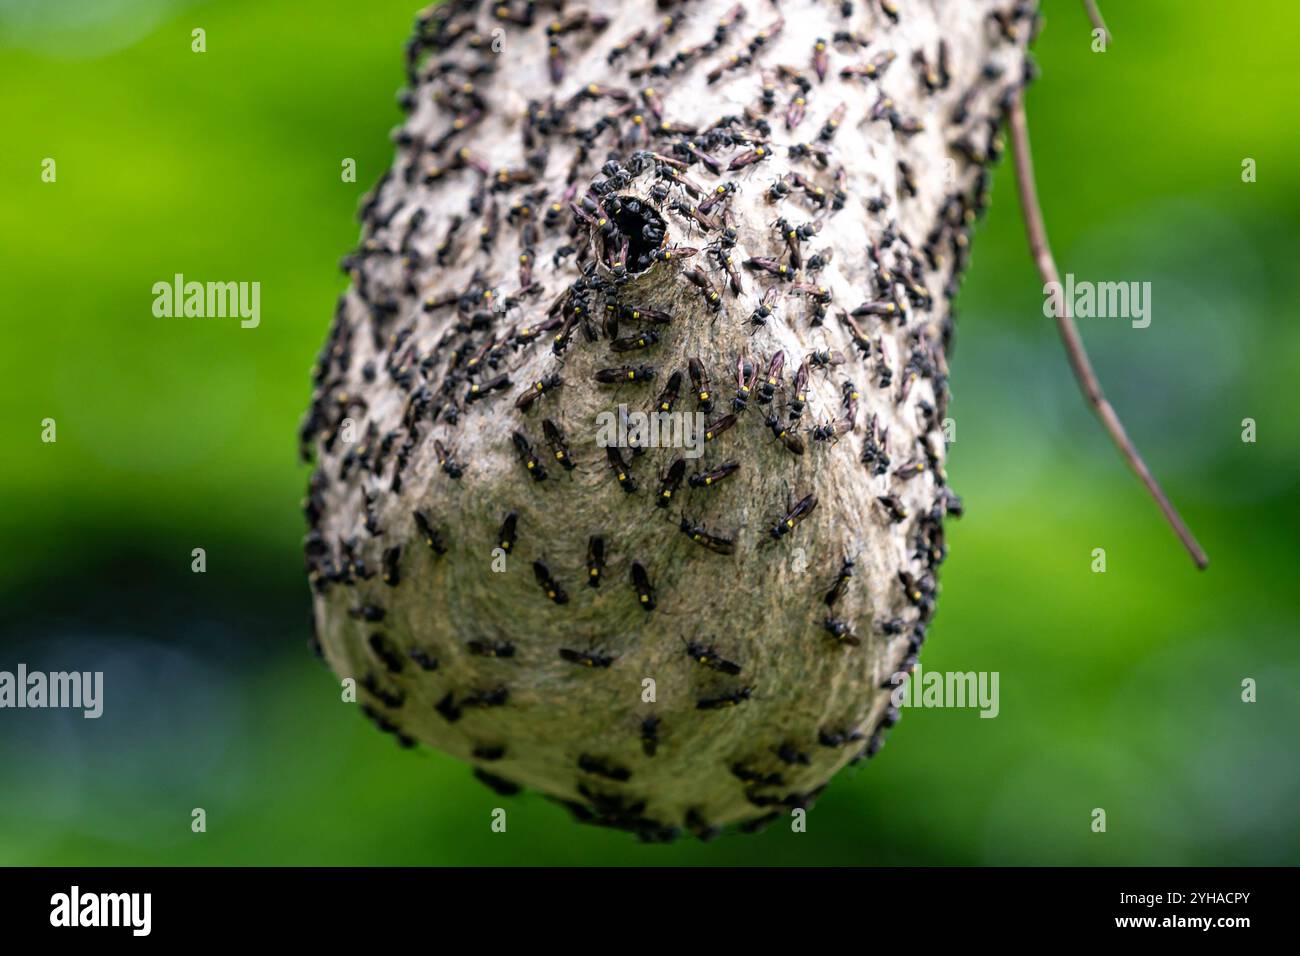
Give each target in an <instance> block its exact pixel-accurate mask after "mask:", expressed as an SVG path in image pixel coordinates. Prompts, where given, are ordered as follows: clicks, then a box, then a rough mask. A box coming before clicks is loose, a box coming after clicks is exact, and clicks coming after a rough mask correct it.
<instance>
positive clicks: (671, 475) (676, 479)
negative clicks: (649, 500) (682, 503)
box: [655, 458, 686, 508]
mask: <svg viewBox="0 0 1300 956" xmlns="http://www.w3.org/2000/svg"><path fill="white" fill-rule="evenodd" d="M685 475H686V459H684V458H678V459H677V460H676V461H674V462H673V463H672V464H671V465H669V466H668V472H667V473H666V474H665V475H664V476H663V479H662V480H661V481H660V483H659V494H658V495H657V496H656V497H655V504H656V505H657V506H658V507H660V508H667V507H668V506H669V505H670V504H671V503H672V498H673V495H674V494H675V493H676V492H677V490H678V489H679V488H680V487H681V486H682V478H684V477H685Z"/></svg>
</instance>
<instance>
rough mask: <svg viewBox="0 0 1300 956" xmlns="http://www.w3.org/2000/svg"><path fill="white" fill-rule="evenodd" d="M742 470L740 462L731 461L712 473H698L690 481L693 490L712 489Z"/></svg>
mask: <svg viewBox="0 0 1300 956" xmlns="http://www.w3.org/2000/svg"><path fill="white" fill-rule="evenodd" d="M739 470H740V462H738V461H729V462H726V463H725V464H722V465H719V466H718V467H717V468H714V469H713V470H712V471H705V472H696V473H695V474H693V475H691V477H690V478H689V479H687V480H688V482H689V484H690V486H691V487H692V488H711V487H713V486H714V485H716V484H717V483H718V482H720V481H722V480H723V479H724V478H729V477H730V476H732V475H734V474H735V473H736V472H737V471H739Z"/></svg>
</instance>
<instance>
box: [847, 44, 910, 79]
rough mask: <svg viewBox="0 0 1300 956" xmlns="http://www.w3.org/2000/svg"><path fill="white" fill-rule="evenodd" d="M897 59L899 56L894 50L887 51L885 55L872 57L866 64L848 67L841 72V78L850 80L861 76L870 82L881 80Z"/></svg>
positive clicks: (880, 54)
mask: <svg viewBox="0 0 1300 956" xmlns="http://www.w3.org/2000/svg"><path fill="white" fill-rule="evenodd" d="M897 57H898V54H897V53H895V52H894V51H893V50H886V51H885V52H884V53H879V54H877V55H876V56H874V57H872V58H871V59H870V60H868V61H867V62H866V63H861V64H854V65H852V66H846V67H845V68H844V69H842V70H840V77H841V78H842V79H848V78H849V77H852V76H861V77H865V78H866V79H868V80H876V79H879V78H880V77H882V76H884V75H885V71H886V70H888V69H889V64H891V63H893V62H894V60H895V59H896V58H897Z"/></svg>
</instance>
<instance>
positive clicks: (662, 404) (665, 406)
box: [655, 372, 682, 412]
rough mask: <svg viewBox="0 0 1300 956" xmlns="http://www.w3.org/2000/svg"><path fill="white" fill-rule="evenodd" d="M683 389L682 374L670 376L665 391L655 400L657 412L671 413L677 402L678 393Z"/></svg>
mask: <svg viewBox="0 0 1300 956" xmlns="http://www.w3.org/2000/svg"><path fill="white" fill-rule="evenodd" d="M681 387H682V373H681V372H673V373H672V374H671V375H669V376H668V382H667V384H665V385H664V390H663V391H662V392H660V393H659V397H658V398H657V399H655V410H656V411H660V412H671V411H672V410H673V404H674V403H675V402H676V401H677V393H678V391H679V390H680V389H681Z"/></svg>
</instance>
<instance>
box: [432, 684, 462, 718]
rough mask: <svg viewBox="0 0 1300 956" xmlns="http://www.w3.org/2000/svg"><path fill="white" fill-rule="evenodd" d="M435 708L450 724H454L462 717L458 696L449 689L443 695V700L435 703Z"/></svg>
mask: <svg viewBox="0 0 1300 956" xmlns="http://www.w3.org/2000/svg"><path fill="white" fill-rule="evenodd" d="M433 709H434V710H436V711H437V712H438V713H439V714H440V715H441V716H442V719H443V720H445V721H447V723H449V724H454V723H455V722H456V721H458V720H460V718H461V711H460V708H459V707H457V706H456V698H455V695H454V694H452V692H451V691H448V692H447V693H446V694H445V695H444V696H443V698H442V700H440V701H438V703H437V704H435V705H434V708H433Z"/></svg>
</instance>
